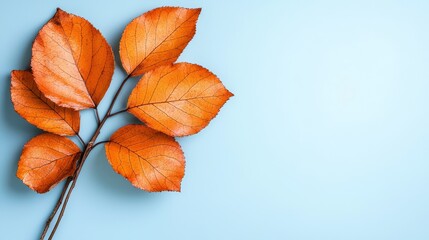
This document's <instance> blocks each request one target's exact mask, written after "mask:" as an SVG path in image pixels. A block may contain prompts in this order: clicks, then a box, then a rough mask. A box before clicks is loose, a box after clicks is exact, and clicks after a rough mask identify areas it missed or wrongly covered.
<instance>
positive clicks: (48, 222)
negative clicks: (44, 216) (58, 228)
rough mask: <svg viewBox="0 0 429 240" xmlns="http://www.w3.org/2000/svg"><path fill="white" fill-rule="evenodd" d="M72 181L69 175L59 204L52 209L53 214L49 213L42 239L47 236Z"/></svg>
mask: <svg viewBox="0 0 429 240" xmlns="http://www.w3.org/2000/svg"><path fill="white" fill-rule="evenodd" d="M71 181H72V177H68V178H67V181H66V183H65V185H64V187H63V191H62V192H61V195H60V198H59V199H58V202H57V204H56V205H55V207H54V210H53V211H52V213H51V215H49V218H48V220H46V224H45V228H44V229H43V232H42V235H40V239H44V238H45V235H46V233H47V232H48V229H49V225H50V224H51V222H52V219H53V218H54V217H55V214H57V212H58V209H59V208H60V206H61V203H62V202H63V198H64V195H65V194H66V192H67V189H68V188H69V185H70V183H71Z"/></svg>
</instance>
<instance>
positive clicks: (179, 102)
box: [127, 63, 233, 136]
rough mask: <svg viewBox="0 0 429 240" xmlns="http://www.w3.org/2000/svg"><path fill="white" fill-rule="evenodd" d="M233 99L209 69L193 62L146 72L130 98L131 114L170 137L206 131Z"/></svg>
mask: <svg viewBox="0 0 429 240" xmlns="http://www.w3.org/2000/svg"><path fill="white" fill-rule="evenodd" d="M231 96H233V94H232V93H230V92H229V91H228V90H227V89H226V88H225V87H224V86H223V84H222V82H221V81H220V80H219V79H218V78H217V77H216V76H215V75H214V74H213V73H211V72H210V71H209V70H207V69H205V68H203V67H201V66H199V65H196V64H190V63H177V64H173V65H167V66H162V67H159V68H157V69H155V70H153V71H150V72H148V73H146V74H145V75H144V76H143V77H142V79H141V80H140V81H139V83H138V84H137V85H136V87H135V88H134V90H133V91H132V92H131V95H130V97H129V98H128V106H127V109H128V112H130V113H131V114H133V115H134V116H136V117H137V118H138V119H140V120H141V121H143V122H145V123H146V124H147V125H148V126H149V127H151V128H153V129H156V130H158V131H161V132H163V133H165V134H168V135H170V136H185V135H190V134H195V133H197V132H199V131H200V130H201V129H203V128H205V127H206V126H207V125H208V124H209V122H210V121H211V120H212V119H213V118H214V117H215V116H216V115H217V113H218V112H219V109H220V108H221V107H222V106H223V105H224V104H225V102H226V101H227V100H228V99H229V98H230V97H231Z"/></svg>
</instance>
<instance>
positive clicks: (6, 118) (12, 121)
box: [0, 31, 41, 194]
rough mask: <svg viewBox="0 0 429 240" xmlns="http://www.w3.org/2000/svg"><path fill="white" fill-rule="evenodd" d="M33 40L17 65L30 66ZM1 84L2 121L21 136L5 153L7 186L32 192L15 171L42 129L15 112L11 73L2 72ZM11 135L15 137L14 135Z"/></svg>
mask: <svg viewBox="0 0 429 240" xmlns="http://www.w3.org/2000/svg"><path fill="white" fill-rule="evenodd" d="M36 33H37V31H35V32H34V36H36ZM32 41H33V40H32V39H30V40H29V41H28V44H26V46H25V47H23V48H22V49H20V51H21V57H18V58H17V59H18V60H17V66H18V67H21V69H23V70H25V69H29V68H30V64H29V63H30V59H31V48H32ZM18 54H19V53H18ZM11 70H12V69H11ZM0 84H1V86H0V91H1V92H0V122H1V123H2V124H4V125H5V126H7V128H8V130H10V132H11V133H13V135H15V136H16V135H18V136H19V143H20V144H18V145H14V146H13V147H12V148H9V149H7V151H9V152H10V154H5V156H6V159H5V161H6V164H7V168H8V169H9V170H8V173H9V174H8V176H7V181H5V184H6V188H7V189H9V190H10V192H12V193H16V194H30V193H31V192H32V191H31V190H29V189H28V188H27V187H26V186H25V185H24V184H23V183H22V182H21V181H20V180H19V179H18V178H17V177H16V176H15V172H16V169H17V163H18V159H19V156H20V155H21V150H22V146H23V145H24V143H25V142H26V141H27V140H28V139H30V138H31V137H32V136H34V135H36V134H38V133H40V132H41V131H40V130H38V129H37V128H36V127H34V126H32V125H31V124H29V123H28V122H26V121H25V120H24V119H23V118H21V117H20V116H19V115H18V114H17V113H16V112H15V110H14V108H13V105H12V102H11V98H10V96H11V95H10V73H1V75H0ZM10 137H11V138H13V137H14V136H10ZM14 140H15V139H14Z"/></svg>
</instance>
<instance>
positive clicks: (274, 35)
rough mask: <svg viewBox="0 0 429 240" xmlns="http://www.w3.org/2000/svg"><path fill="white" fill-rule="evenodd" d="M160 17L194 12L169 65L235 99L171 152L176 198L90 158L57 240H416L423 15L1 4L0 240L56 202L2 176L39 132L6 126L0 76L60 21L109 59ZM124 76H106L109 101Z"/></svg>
mask: <svg viewBox="0 0 429 240" xmlns="http://www.w3.org/2000/svg"><path fill="white" fill-rule="evenodd" d="M162 5H180V6H186V7H202V8H203V11H202V14H201V17H200V20H199V23H198V31H197V35H196V36H195V38H194V40H193V41H192V42H191V43H190V45H189V46H188V48H187V49H186V50H185V52H184V53H183V55H182V56H181V57H180V60H181V61H189V62H195V63H199V64H201V65H203V66H205V67H207V68H209V69H211V70H212V71H213V72H214V73H216V74H217V75H218V76H219V77H220V78H221V79H222V80H223V82H224V84H225V85H226V86H227V87H228V88H229V89H230V90H231V91H232V92H234V93H235V97H234V98H232V100H231V101H229V102H228V103H227V104H226V105H225V107H224V108H223V109H222V111H221V113H220V115H219V116H218V117H217V118H216V119H215V120H214V121H213V122H212V123H211V124H210V125H209V127H208V128H206V129H205V130H204V131H202V132H201V133H200V134H198V135H195V136H192V137H187V138H183V139H180V140H179V141H180V143H181V144H182V146H183V149H184V151H185V154H186V158H187V168H186V176H185V178H184V180H183V185H182V187H183V189H182V190H183V191H182V192H181V193H158V194H149V193H145V192H142V191H139V190H137V189H135V188H133V187H132V186H131V185H130V184H129V183H128V182H127V181H125V180H124V179H123V178H122V177H120V176H119V175H116V174H115V173H114V172H113V171H112V169H111V168H110V166H109V165H108V163H107V161H106V160H105V155H104V151H103V149H102V148H99V149H97V150H95V151H94V152H93V154H92V155H91V157H90V158H89V159H88V161H87V164H86V165H85V167H84V170H83V172H82V174H81V178H80V179H79V182H78V184H77V188H76V190H75V192H74V193H73V195H72V198H71V200H70V204H69V207H68V209H67V212H66V215H65V217H64V219H63V222H62V224H61V226H60V228H59V231H58V233H57V238H56V239H60V240H69V239H80V240H86V239H157V240H202V239H204V240H220V239H225V240H237V239H246V240H283V239H285V240H286V239H288V240H301V239H302V240H354V239H356V240H362V239H365V240H409V239H412V240H427V239H429V227H428V224H429V207H428V203H429V188H428V185H429V174H428V172H429V161H428V157H429V148H428V144H429V127H428V126H429V106H428V105H429V91H428V89H429V27H428V23H429V14H428V12H429V2H428V1H424V0H422V1H417V0H416V1H410V0H403V1H392V0H385V1H382V0H380V1H374V0H356V1H343V0H338V1H283V0H277V1H275V0H272V1H244V0H243V1H227V0H209V1H208V0H205V1H135V0H126V1H125V0H120V1H119V0H103V1H101V0H98V1H83V0H79V1H77V0H75V1H50V0H37V1H23V0H15V1H4V2H2V3H1V7H0V32H1V37H0V80H1V81H0V141H1V144H0V149H1V151H0V152H1V155H2V157H1V160H0V232H1V234H0V238H1V239H2V240H3V239H7V240H9V239H12V240H15V239H17V240H20V239H36V238H37V236H38V235H39V234H40V231H41V229H42V226H43V223H44V221H45V220H46V217H47V216H48V213H49V212H50V211H51V209H52V207H53V205H54V202H55V201H56V200H57V197H58V195H59V190H60V188H59V187H57V188H56V189H55V190H53V191H51V192H49V193H47V194H44V195H38V194H36V193H34V192H32V191H30V190H29V189H28V188H27V187H25V186H24V185H23V184H22V183H21V182H20V181H19V180H18V179H17V178H16V177H15V171H16V163H17V160H18V158H19V154H20V151H21V148H22V145H23V144H24V143H25V142H26V141H27V140H28V139H30V138H31V137H33V136H35V135H36V134H38V133H39V132H40V131H39V130H37V129H36V128H34V127H32V126H31V125H29V124H27V123H26V122H25V121H24V120H22V119H21V118H20V117H19V116H18V115H17V114H16V113H14V111H13V108H12V105H11V103H10V100H9V90H8V89H9V84H10V81H9V72H10V71H11V70H12V69H24V68H26V67H28V64H29V60H30V48H31V43H32V41H33V38H34V36H35V34H36V33H37V31H38V29H39V28H40V27H41V26H42V25H43V24H44V23H45V22H46V21H47V20H48V19H49V18H50V17H51V16H52V15H53V14H54V12H55V8H56V7H61V8H63V9H64V10H66V11H69V12H72V13H75V14H78V15H81V16H83V17H85V18H87V19H88V20H90V21H91V22H92V23H93V24H94V25H95V26H96V27H97V28H99V29H100V30H101V32H102V33H103V34H104V36H105V37H106V38H107V40H108V42H109V43H110V44H112V45H113V48H114V50H115V52H117V49H118V47H117V45H118V41H119V38H120V34H121V32H122V30H123V28H124V27H125V25H126V23H128V22H129V21H130V20H131V19H132V18H134V17H136V16H137V15H139V14H141V13H143V12H145V11H147V10H150V9H152V8H154V7H157V6H162ZM116 54H117V53H116ZM117 63H119V62H117ZM123 76H124V73H123V71H122V69H121V67H120V65H118V67H117V70H116V72H115V76H114V82H113V84H112V86H111V88H110V90H109V92H108V97H109V96H111V95H112V93H113V91H114V90H115V89H116V88H117V86H118V83H119V81H120V80H121V79H122V78H123ZM128 91H129V88H128ZM107 102H108V101H104V102H103V108H104V109H105V107H106V103H107ZM122 104H123V102H122ZM83 117H84V119H85V120H87V121H85V123H86V125H83V126H82V130H83V131H86V132H87V133H90V132H91V131H92V129H93V125H94V124H93V122H91V118H92V114H91V113H90V112H85V113H84V114H83ZM125 120H131V121H134V120H133V118H132V117H129V116H123V117H118V118H116V119H115V120H113V121H112V122H110V123H109V126H108V129H106V130H105V132H104V133H103V136H102V137H101V138H102V139H105V138H106V137H107V136H108V134H109V133H111V132H113V131H114V130H115V129H117V127H119V126H120V124H121V122H122V121H125ZM85 137H86V138H88V137H89V135H88V134H87V135H85Z"/></svg>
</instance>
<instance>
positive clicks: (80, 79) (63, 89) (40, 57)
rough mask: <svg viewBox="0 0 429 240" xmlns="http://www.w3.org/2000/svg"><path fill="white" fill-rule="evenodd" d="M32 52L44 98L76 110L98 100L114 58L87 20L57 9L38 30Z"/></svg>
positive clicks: (36, 76) (107, 82)
mask: <svg viewBox="0 0 429 240" xmlns="http://www.w3.org/2000/svg"><path fill="white" fill-rule="evenodd" d="M32 51H33V57H32V59H31V67H32V70H33V74H34V78H35V81H36V83H37V86H38V88H39V90H40V91H41V92H42V93H43V94H44V95H45V96H46V97H47V98H49V99H50V100H52V101H53V102H55V103H56V104H58V105H60V106H62V107H67V108H73V109H75V110H82V109H86V108H93V107H95V106H96V105H98V104H99V103H100V101H101V99H102V98H103V96H104V94H105V93H106V91H107V89H108V88H109V85H110V81H111V78H112V75H113V70H114V60H113V52H112V49H111V48H110V46H109V44H108V43H107V42H106V40H105V39H104V37H103V36H102V35H101V33H100V32H99V31H98V30H97V29H95V28H94V27H93V26H92V25H91V23H90V22H88V21H87V20H85V19H83V18H81V17H78V16H75V15H72V14H69V13H66V12H64V11H62V10H61V9H58V10H57V13H56V14H55V16H54V17H53V18H52V19H51V20H49V22H48V23H46V25H45V26H43V28H42V29H41V30H40V31H39V34H38V35H37V37H36V40H35V41H34V44H33V50H32Z"/></svg>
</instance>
